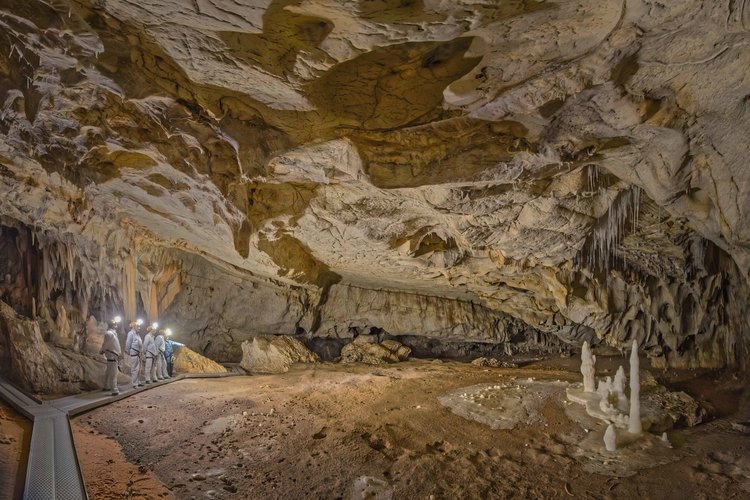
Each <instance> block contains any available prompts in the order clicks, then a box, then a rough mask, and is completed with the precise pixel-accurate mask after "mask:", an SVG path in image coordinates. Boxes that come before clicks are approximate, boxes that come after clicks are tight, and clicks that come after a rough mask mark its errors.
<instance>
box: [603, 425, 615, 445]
mask: <svg viewBox="0 0 750 500" xmlns="http://www.w3.org/2000/svg"><path fill="white" fill-rule="evenodd" d="M604 446H605V447H606V448H607V451H617V435H616V434H615V426H614V425H612V424H609V426H608V427H607V430H606V431H605V432H604Z"/></svg>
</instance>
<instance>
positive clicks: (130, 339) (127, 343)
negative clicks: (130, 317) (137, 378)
mask: <svg viewBox="0 0 750 500" xmlns="http://www.w3.org/2000/svg"><path fill="white" fill-rule="evenodd" d="M129 326H130V330H129V331H128V336H127V338H126V339H125V359H126V361H127V363H128V368H130V369H131V370H132V369H133V363H137V362H138V360H137V359H135V358H133V357H131V356H130V347H131V345H132V344H133V337H135V336H137V335H138V333H137V331H138V330H139V329H140V325H139V324H138V322H137V321H131V322H130V325H129Z"/></svg>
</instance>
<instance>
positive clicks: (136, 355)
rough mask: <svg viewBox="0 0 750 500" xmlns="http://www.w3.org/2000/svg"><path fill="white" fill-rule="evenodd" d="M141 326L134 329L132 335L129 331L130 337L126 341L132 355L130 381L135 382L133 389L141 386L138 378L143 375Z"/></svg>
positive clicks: (129, 353)
mask: <svg viewBox="0 0 750 500" xmlns="http://www.w3.org/2000/svg"><path fill="white" fill-rule="evenodd" d="M138 330H140V329H139V328H136V329H135V330H132V332H133V336H132V337H131V336H130V334H129V333H128V339H127V341H126V343H125V349H126V350H127V351H128V355H129V356H130V383H131V384H133V389H137V388H138V387H140V386H141V383H140V381H139V380H138V379H139V377H140V376H141V358H142V357H143V341H142V340H141V335H140V332H139V331H138Z"/></svg>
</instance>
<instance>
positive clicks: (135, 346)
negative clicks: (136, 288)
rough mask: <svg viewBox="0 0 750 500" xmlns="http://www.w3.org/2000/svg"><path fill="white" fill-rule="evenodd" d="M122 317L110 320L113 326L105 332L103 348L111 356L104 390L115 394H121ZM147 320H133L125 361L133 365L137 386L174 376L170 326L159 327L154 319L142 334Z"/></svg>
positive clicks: (107, 356) (127, 341)
mask: <svg viewBox="0 0 750 500" xmlns="http://www.w3.org/2000/svg"><path fill="white" fill-rule="evenodd" d="M118 324H119V317H118V318H115V319H114V320H112V321H111V322H110V325H109V326H110V328H109V329H108V330H107V332H106V333H105V334H104V341H103V342H102V348H101V350H100V351H99V352H100V354H103V355H104V356H105V358H106V359H107V370H106V372H105V378H104V390H105V391H111V394H112V395H113V396H116V395H118V394H120V391H119V389H118V387H117V368H118V363H119V360H120V358H122V350H121V349H120V341H119V340H118V339H117V331H116V328H117V325H118ZM142 327H143V321H142V320H137V321H131V322H130V331H128V336H127V339H126V340H125V357H124V358H125V361H126V363H127V364H128V366H129V368H130V380H131V384H132V385H133V389H135V388H137V387H140V386H142V385H144V384H150V383H152V382H158V381H161V380H166V379H170V378H172V354H173V345H172V344H173V343H172V340H170V339H169V338H167V337H168V336H169V335H170V333H171V332H170V331H169V329H168V328H167V329H165V328H161V329H160V328H159V325H158V323H153V324H151V325H149V326H148V327H147V328H146V335H144V336H143V338H141V329H142Z"/></svg>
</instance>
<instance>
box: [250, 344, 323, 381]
mask: <svg viewBox="0 0 750 500" xmlns="http://www.w3.org/2000/svg"><path fill="white" fill-rule="evenodd" d="M319 361H320V358H319V357H318V355H317V354H315V353H313V352H310V350H309V349H308V348H307V347H305V345H304V344H303V343H302V342H300V341H299V340H297V339H295V338H293V337H290V336H288V335H278V336H275V335H259V336H257V337H255V338H253V340H252V341H249V340H246V341H244V342H243V343H242V362H241V363H240V366H242V368H244V369H245V370H247V371H248V372H250V373H285V372H287V371H289V368H290V367H291V366H292V365H293V364H294V363H317V362H319Z"/></svg>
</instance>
